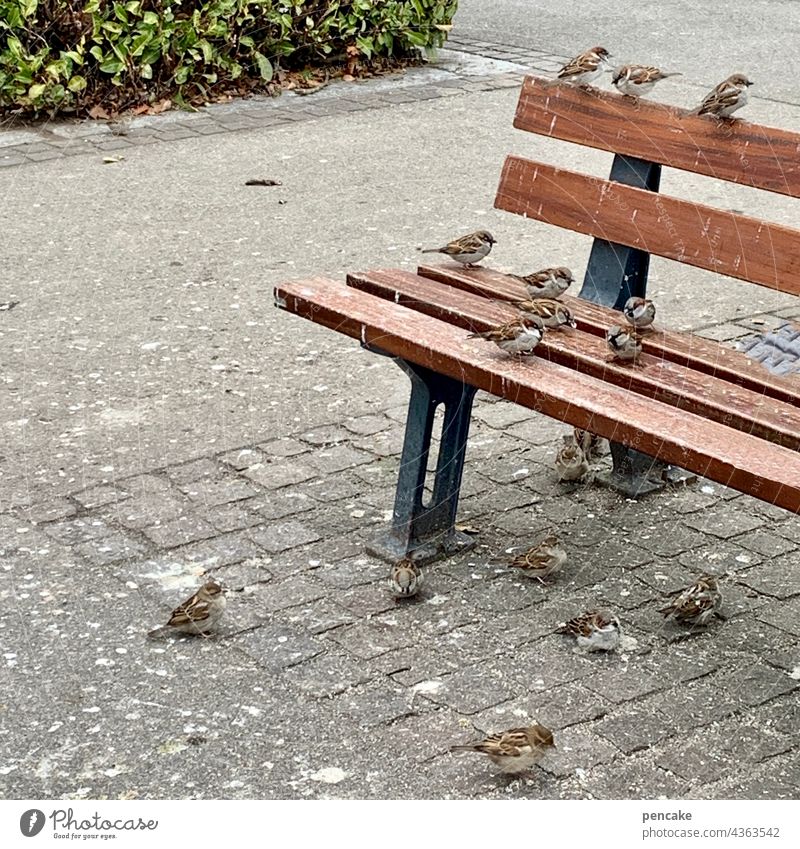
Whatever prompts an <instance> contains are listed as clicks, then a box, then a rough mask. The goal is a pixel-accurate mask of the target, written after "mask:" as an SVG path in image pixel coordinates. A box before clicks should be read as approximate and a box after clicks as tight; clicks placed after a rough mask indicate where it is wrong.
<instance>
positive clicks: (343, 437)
mask: <svg viewBox="0 0 800 849" xmlns="http://www.w3.org/2000/svg"><path fill="white" fill-rule="evenodd" d="M343 424H344V423H343ZM300 439H302V440H303V442H308V443H309V445H315V446H317V447H323V446H326V445H336V444H337V443H339V442H347V441H348V440H350V439H352V436H351V433H350V431H349V430H347V428H345V427H343V426H342V425H323V426H322V427H318V428H314V429H313V430H308V431H306V432H305V433H301V434H300ZM314 453H316V452H314Z"/></svg>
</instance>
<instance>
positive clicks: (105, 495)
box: [72, 485, 130, 510]
mask: <svg viewBox="0 0 800 849" xmlns="http://www.w3.org/2000/svg"><path fill="white" fill-rule="evenodd" d="M129 494H130V493H128V492H127V491H126V490H124V489H118V488H117V487H115V486H107V485H102V486H93V487H90V488H89V489H85V490H83V492H76V493H73V495H72V498H74V499H75V500H76V501H78V502H80V503H81V504H82V505H83V506H84V507H85V508H86V509H87V510H91V509H92V508H94V507H105V505H106V504H113V503H114V502H116V501H122V500H123V499H125V498H128V496H129Z"/></svg>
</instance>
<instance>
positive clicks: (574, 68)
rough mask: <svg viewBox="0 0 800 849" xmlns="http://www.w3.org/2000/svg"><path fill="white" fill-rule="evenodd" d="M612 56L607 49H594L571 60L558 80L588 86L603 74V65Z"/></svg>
mask: <svg viewBox="0 0 800 849" xmlns="http://www.w3.org/2000/svg"><path fill="white" fill-rule="evenodd" d="M610 56H611V54H610V53H609V52H608V50H606V49H605V47H593V48H592V49H591V50H587V51H586V52H585V53H581V54H580V56H576V57H575V58H574V59H570V61H569V62H567V64H566V65H564V67H563V68H562V69H561V70H560V71H559V72H558V79H559V80H562V81H563V82H566V83H572V84H573V85H579V86H586V85H589V83H591V82H592V80H596V79H597V78H598V77H599V76H600V75H601V74H602V73H603V65H604V64H606V63H607V62H608V58H609V57H610Z"/></svg>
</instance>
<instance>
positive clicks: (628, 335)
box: [606, 324, 642, 363]
mask: <svg viewBox="0 0 800 849" xmlns="http://www.w3.org/2000/svg"><path fill="white" fill-rule="evenodd" d="M606 343H607V344H608V347H609V350H610V351H611V356H610V357H607V358H606V359H607V361H609V362H610V361H611V360H621V361H622V362H626V363H630V362H633V361H634V360H635V359H636V358H637V357H638V356H639V354H641V353H642V343H641V342H640V341H639V340H638V339H637V338H636V333H635V332H628V331H627V330H623V329H622V328H621V327H620V326H619V325H618V324H615V325H614V326H613V327H609V328H608V330H607V331H606Z"/></svg>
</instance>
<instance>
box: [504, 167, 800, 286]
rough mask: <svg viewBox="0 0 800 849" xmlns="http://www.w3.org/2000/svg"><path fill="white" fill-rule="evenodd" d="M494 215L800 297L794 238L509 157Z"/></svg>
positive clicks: (798, 235)
mask: <svg viewBox="0 0 800 849" xmlns="http://www.w3.org/2000/svg"><path fill="white" fill-rule="evenodd" d="M494 205H495V206H496V207H498V208H500V209H505V210H507V211H508V212H516V213H517V214H519V215H524V216H526V217H528V218H535V219H536V220H538V221H545V222H547V223H548V224H554V225H556V226H558V227H564V228H566V229H568V230H575V231H576V232H578V233H586V234H587V235H589V236H596V237H598V238H600V239H607V240H608V241H611V242H617V243H619V244H621V245H628V246H629V247H632V248H639V249H641V250H643V251H647V252H648V253H652V254H658V256H663V257H667V258H668V259H674V260H676V261H678V262H685V263H688V264H690V265H695V266H697V267H699V268H705V269H708V270H709V271H715V272H717V273H719V274H726V275H728V276H729V277H736V278H738V279H740V280H749V281H750V282H752V283H759V284H761V285H762V286H767V287H768V288H770V289H777V290H778V291H780V292H790V293H792V294H794V295H798V294H800V230H794V229H792V228H790V227H783V226H781V225H779V224H772V223H770V222H768V221H761V220H759V219H758V218H749V217H748V216H745V215H739V214H737V213H734V212H725V211H723V210H719V209H714V208H713V207H710V206H704V205H702V204H699V203H692V202H690V201H685V200H679V199H678V198H673V197H668V196H665V195H662V194H658V193H657V192H648V191H646V190H644V189H637V188H634V187H632V186H626V185H624V184H622V183H612V182H610V181H609V180H602V179H599V178H598V177H590V176H587V175H585V174H578V173H577V172H575V171H568V170H565V169H563V168H556V167H554V166H552V165H546V164H544V163H541V162H533V161H531V160H529V159H523V158H521V157H518V156H509V157H508V158H507V159H506V163H505V166H504V168H503V175H502V177H501V179H500V186H499V187H498V190H497V197H496V198H495V204H494Z"/></svg>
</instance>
